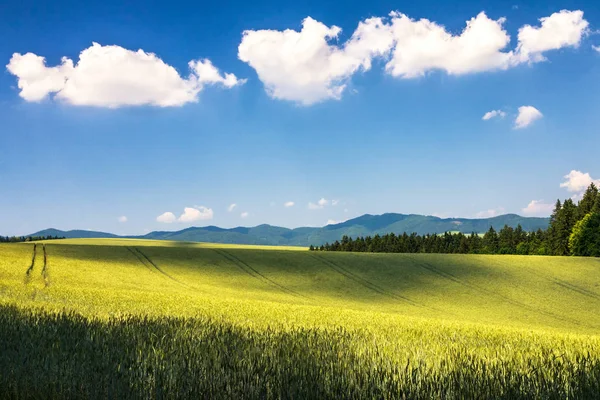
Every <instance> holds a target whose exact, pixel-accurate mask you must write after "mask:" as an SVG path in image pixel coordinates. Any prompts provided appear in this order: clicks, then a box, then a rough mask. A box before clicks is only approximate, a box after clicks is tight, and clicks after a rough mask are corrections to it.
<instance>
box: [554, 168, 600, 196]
mask: <svg viewBox="0 0 600 400" xmlns="http://www.w3.org/2000/svg"><path fill="white" fill-rule="evenodd" d="M564 178H565V179H566V180H565V181H564V182H562V183H561V184H560V187H561V188H565V189H567V190H568V191H569V192H574V193H578V192H583V191H584V190H586V189H587V188H588V186H590V184H591V183H592V182H593V183H594V184H595V185H596V186H598V187H600V179H593V178H592V177H591V176H590V174H589V173H588V172H586V173H583V172H581V171H577V170H572V171H571V172H569V173H568V174H567V175H565V176H564Z"/></svg>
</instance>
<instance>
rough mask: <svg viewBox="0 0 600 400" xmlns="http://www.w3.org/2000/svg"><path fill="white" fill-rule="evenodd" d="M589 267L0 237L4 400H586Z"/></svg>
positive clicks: (597, 280)
mask: <svg viewBox="0 0 600 400" xmlns="http://www.w3.org/2000/svg"><path fill="white" fill-rule="evenodd" d="M599 310H600V259H592V258H576V257H537V256H489V255H446V254H366V253H354V254H353V253H313V252H308V251H306V250H305V249H300V248H293V247H290V248H281V247H269V248H267V247H256V246H231V245H213V244H203V243H181V242H163V241H142V240H113V239H93V240H92V239H86V240H75V239H73V240H60V241H51V242H46V243H42V242H38V243H37V244H36V245H35V258H34V244H33V243H24V244H0V397H2V398H15V399H18V398H167V399H168V398H236V399H241V398H286V399H287V398H295V399H297V398H332V399H333V398H336V399H339V398H409V399H413V398H414V399H420V398H423V399H429V398H443V399H463V398H505V399H515V398H517V399H518V398H543V399H546V398H549V399H553V398H556V399H559V398H560V399H563V398H598V397H599V396H600V395H599V393H600V336H598V333H599V332H600V311H599Z"/></svg>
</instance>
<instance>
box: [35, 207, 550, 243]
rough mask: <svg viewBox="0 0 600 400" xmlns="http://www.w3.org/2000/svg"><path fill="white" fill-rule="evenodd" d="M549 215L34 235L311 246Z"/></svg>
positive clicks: (530, 225)
mask: <svg viewBox="0 0 600 400" xmlns="http://www.w3.org/2000/svg"><path fill="white" fill-rule="evenodd" d="M549 221H550V219H549V218H530V217H521V216H519V215H516V214H506V215H499V216H497V217H493V218H481V219H468V218H438V217H433V216H425V215H416V214H408V215H407V214H392V213H389V214H382V215H370V214H365V215H362V216H360V217H357V218H354V219H350V220H348V221H345V222H342V223H339V224H334V225H327V226H324V227H322V228H308V227H304V228H296V229H288V228H281V227H278V226H271V225H258V226H255V227H251V228H246V227H237V228H231V229H224V228H219V227H217V226H206V227H191V228H186V229H183V230H180V231H174V232H171V231H155V232H150V233H148V234H146V235H143V236H118V235H114V234H111V233H105V232H94V231H83V230H73V231H60V230H58V229H46V230H43V231H40V232H36V233H33V234H32V235H31V236H47V235H51V236H61V237H62V236H64V237H66V238H117V237H127V238H138V239H159V240H177V241H188V242H212V243H231V244H262V245H289V246H309V245H311V244H314V245H320V244H323V243H325V242H335V241H336V240H339V239H341V238H342V236H344V235H348V236H351V237H357V236H366V235H371V236H373V235H376V234H380V235H383V234H386V233H391V232H394V233H396V234H402V233H404V232H406V233H409V234H410V233H412V232H416V233H418V234H420V235H423V234H427V233H443V232H449V231H453V232H463V233H471V232H476V233H483V232H485V231H487V230H488V229H489V228H490V226H493V227H494V229H496V230H500V229H501V228H502V227H503V226H504V225H508V226H512V227H513V228H514V227H516V226H517V225H518V224H521V226H522V227H523V229H525V230H527V231H533V230H537V229H538V228H542V229H545V228H546V227H547V226H548V223H549Z"/></svg>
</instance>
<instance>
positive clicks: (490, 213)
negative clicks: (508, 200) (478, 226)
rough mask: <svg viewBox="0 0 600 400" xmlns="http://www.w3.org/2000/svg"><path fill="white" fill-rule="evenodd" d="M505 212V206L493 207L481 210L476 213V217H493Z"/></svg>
mask: <svg viewBox="0 0 600 400" xmlns="http://www.w3.org/2000/svg"><path fill="white" fill-rule="evenodd" d="M502 214H504V207H498V208H491V209H489V210H485V211H480V212H478V213H477V214H475V217H476V218H492V217H496V216H498V215H502Z"/></svg>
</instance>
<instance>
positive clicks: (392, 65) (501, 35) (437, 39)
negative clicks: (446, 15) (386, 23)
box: [386, 12, 513, 78]
mask: <svg viewBox="0 0 600 400" xmlns="http://www.w3.org/2000/svg"><path fill="white" fill-rule="evenodd" d="M391 16H392V21H391V24H392V33H393V36H394V40H395V47H394V51H393V55H392V58H391V60H390V61H389V62H388V63H387V64H386V70H387V71H388V72H389V73H390V74H391V75H392V76H397V77H401V78H414V77H418V76H422V75H423V74H425V73H426V72H428V71H431V70H436V69H438V70H443V71H446V72H447V73H449V74H454V75H460V74H466V73H471V72H481V71H488V70H494V69H504V68H508V66H509V65H510V60H511V57H512V56H513V55H512V52H503V51H502V49H504V48H505V47H506V46H507V45H508V44H509V42H510V36H509V35H508V33H506V31H505V30H504V28H503V27H502V24H503V23H504V21H505V19H504V18H499V19H498V20H493V19H490V18H488V16H487V15H486V14H485V13H483V12H482V13H479V14H478V15H477V16H476V17H474V18H472V19H471V20H469V21H467V24H466V27H465V29H464V30H463V31H462V33H461V34H460V35H452V34H451V33H450V32H448V31H447V30H446V28H445V27H443V26H441V25H438V24H436V23H435V22H432V21H429V20H427V19H421V20H418V21H415V20H413V19H411V18H409V17H408V16H406V15H404V14H400V13H392V14H391Z"/></svg>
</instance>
